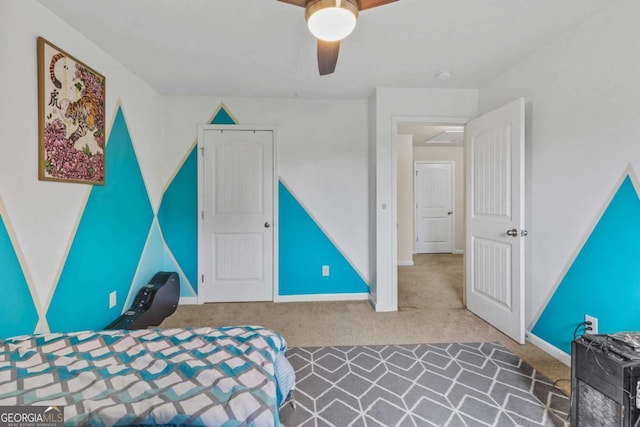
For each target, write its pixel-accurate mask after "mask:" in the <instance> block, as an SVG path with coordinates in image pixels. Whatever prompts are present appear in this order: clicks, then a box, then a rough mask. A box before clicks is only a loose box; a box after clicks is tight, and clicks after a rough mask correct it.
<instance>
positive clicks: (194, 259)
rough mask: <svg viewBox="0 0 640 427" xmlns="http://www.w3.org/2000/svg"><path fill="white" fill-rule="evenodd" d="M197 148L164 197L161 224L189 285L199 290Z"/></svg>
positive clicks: (161, 205) (159, 217)
mask: <svg viewBox="0 0 640 427" xmlns="http://www.w3.org/2000/svg"><path fill="white" fill-rule="evenodd" d="M197 151H198V150H197V147H193V149H192V150H191V153H189V156H188V157H187V159H186V160H185V161H184V163H183V164H182V167H181V168H180V170H179V171H178V173H177V174H176V176H175V177H174V178H173V181H171V184H170V185H169V187H168V188H167V191H165V193H164V195H163V196H162V202H161V203H160V209H158V221H159V222H160V228H161V229H162V235H163V236H164V240H165V242H167V246H169V249H170V250H171V253H173V256H174V257H175V259H176V261H178V264H180V267H181V269H182V271H184V274H185V275H186V276H187V280H188V281H189V284H190V285H191V286H193V287H194V290H195V291H196V292H197V291H198V288H197V286H198V280H197V276H198V159H197V157H196V156H197Z"/></svg>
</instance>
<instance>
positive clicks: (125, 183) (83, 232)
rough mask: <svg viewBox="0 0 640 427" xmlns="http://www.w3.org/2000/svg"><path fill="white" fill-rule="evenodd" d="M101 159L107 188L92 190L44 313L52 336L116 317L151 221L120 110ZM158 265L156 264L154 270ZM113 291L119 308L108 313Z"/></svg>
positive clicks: (101, 324) (99, 325)
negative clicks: (104, 161)
mask: <svg viewBox="0 0 640 427" xmlns="http://www.w3.org/2000/svg"><path fill="white" fill-rule="evenodd" d="M105 159H106V172H107V175H106V179H107V181H106V185H104V186H93V187H92V189H91V193H90V195H89V199H88V201H87V204H86V206H85V209H84V212H83V214H82V218H81V219H80V223H79V225H78V229H77V231H76V234H75V236H74V239H73V243H72V244H71V248H70V250H69V254H68V256H67V259H66V262H65V264H64V267H63V269H62V273H61V275H60V279H59V281H58V283H57V286H56V288H55V292H54V294H53V298H52V300H51V303H50V305H49V308H48V310H47V321H48V322H49V327H50V329H51V331H52V332H66V331H77V330H84V329H101V328H104V327H105V326H106V325H108V324H109V323H111V321H113V320H114V319H115V318H117V317H118V316H119V315H120V313H121V312H122V310H123V308H124V302H125V301H124V300H125V298H126V296H127V294H128V292H129V288H130V286H131V284H132V282H133V279H134V276H135V273H136V267H137V266H138V263H139V260H140V257H141V255H142V251H143V248H144V245H145V242H146V239H147V235H148V233H149V229H150V227H151V223H152V221H153V217H154V215H153V210H152V208H151V204H150V202H149V197H148V195H147V191H146V187H145V184H144V180H143V177H142V173H141V172H140V167H139V165H138V160H137V158H136V154H135V151H134V149H133V144H132V142H131V137H130V136H129V131H128V129H127V124H126V123H125V120H124V116H123V114H122V110H121V109H118V111H117V113H116V117H115V120H114V123H113V127H112V129H111V134H110V135H109V141H108V143H107V147H106V154H105ZM162 265H163V260H158V267H159V268H158V270H160V269H161V267H162ZM112 291H117V294H118V304H117V305H116V307H114V308H112V309H109V306H108V302H109V293H110V292H112Z"/></svg>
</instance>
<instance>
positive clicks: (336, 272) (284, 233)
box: [278, 182, 369, 295]
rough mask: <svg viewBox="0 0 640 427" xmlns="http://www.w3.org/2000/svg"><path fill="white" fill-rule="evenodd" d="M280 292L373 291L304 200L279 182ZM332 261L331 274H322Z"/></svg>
mask: <svg viewBox="0 0 640 427" xmlns="http://www.w3.org/2000/svg"><path fill="white" fill-rule="evenodd" d="M278 189H279V193H278V197H279V204H278V210H279V212H278V216H279V233H278V238H279V246H280V249H279V250H280V252H279V264H278V269H279V285H278V287H279V294H280V295H309V294H341V293H362V292H369V286H368V285H367V284H366V283H365V281H364V280H363V279H362V277H360V275H359V274H358V272H357V271H356V270H355V269H354V268H353V266H352V265H351V264H350V263H349V261H348V260H347V259H346V258H345V257H344V256H343V255H342V253H341V252H340V251H339V250H338V248H336V246H335V245H334V244H333V242H332V241H331V240H330V239H329V238H328V237H327V236H326V234H325V233H324V232H323V231H322V229H321V228H320V227H319V226H318V224H316V222H315V221H314V220H313V218H312V217H311V216H310V215H309V214H308V213H307V211H306V210H305V209H304V207H303V206H302V205H301V204H300V202H299V201H298V200H297V199H296V198H295V197H294V195H293V194H291V192H290V191H289V190H288V189H287V187H285V186H284V185H283V184H282V182H280V183H279V185H278ZM323 265H328V266H329V268H330V273H331V274H330V276H327V277H323V276H322V266H323Z"/></svg>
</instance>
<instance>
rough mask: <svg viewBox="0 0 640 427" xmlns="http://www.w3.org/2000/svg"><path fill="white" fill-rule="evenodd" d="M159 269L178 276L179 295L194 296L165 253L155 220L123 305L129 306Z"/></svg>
mask: <svg viewBox="0 0 640 427" xmlns="http://www.w3.org/2000/svg"><path fill="white" fill-rule="evenodd" d="M159 271H175V272H177V273H178V275H179V278H180V296H181V297H182V296H185V297H194V296H196V295H195V294H194V293H193V291H192V290H191V287H190V286H189V285H188V283H187V282H186V281H185V277H184V276H183V275H181V274H180V272H179V270H178V269H177V268H176V266H175V265H174V263H173V262H172V261H171V259H170V257H169V254H168V253H167V250H166V247H165V245H164V241H163V240H162V235H161V234H160V227H159V226H158V223H157V222H155V221H154V222H153V224H152V225H151V230H150V231H149V237H148V238H147V243H146V245H145V248H144V252H143V253H142V257H141V258H140V262H139V263H138V269H137V271H136V276H135V278H134V279H133V285H132V286H131V289H130V291H129V296H128V297H127V301H126V302H125V305H124V307H125V308H128V307H131V304H132V303H133V300H134V299H135V297H136V295H137V294H138V291H139V290H140V289H142V287H143V286H144V285H146V284H147V283H149V281H150V280H151V278H152V277H153V276H154V275H155V274H156V273H157V272H159Z"/></svg>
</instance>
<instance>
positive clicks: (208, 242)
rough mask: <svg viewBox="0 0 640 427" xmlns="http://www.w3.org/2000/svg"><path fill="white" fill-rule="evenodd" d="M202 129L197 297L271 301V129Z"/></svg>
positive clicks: (272, 211)
mask: <svg viewBox="0 0 640 427" xmlns="http://www.w3.org/2000/svg"><path fill="white" fill-rule="evenodd" d="M201 132H202V133H201V137H200V139H201V147H200V149H201V154H202V162H201V164H202V169H203V171H202V174H201V176H202V180H203V182H202V184H201V189H202V197H201V203H202V212H201V227H202V231H201V233H200V236H201V240H202V242H200V245H199V246H200V251H201V254H200V264H201V265H200V271H201V274H202V278H201V279H202V283H201V291H200V292H201V293H202V296H203V298H201V299H200V301H201V302H202V301H204V302H223V301H272V300H273V272H274V256H273V254H274V231H273V230H274V228H273V217H274V209H273V200H274V197H273V196H274V194H273V191H274V185H273V174H274V171H273V143H274V137H273V132H272V131H266V130H257V131H253V130H230V129H207V128H205V129H203V130H202V131H201Z"/></svg>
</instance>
